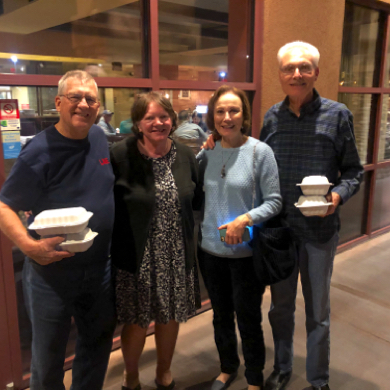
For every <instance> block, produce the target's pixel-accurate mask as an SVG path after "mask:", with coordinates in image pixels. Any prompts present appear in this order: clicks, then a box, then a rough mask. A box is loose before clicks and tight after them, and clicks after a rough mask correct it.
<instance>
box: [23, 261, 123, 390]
mask: <svg viewBox="0 0 390 390" xmlns="http://www.w3.org/2000/svg"><path fill="white" fill-rule="evenodd" d="M63 261H66V260H63ZM23 290H24V297H25V302H26V308H27V312H28V314H29V317H30V320H31V325H32V335H33V339H32V348H31V352H32V358H31V379H30V388H31V390H64V389H65V387H64V384H63V378H64V370H63V366H64V360H65V354H66V345H67V342H68V337H69V332H70V327H71V318H72V316H73V318H74V321H75V323H76V326H77V331H78V335H77V343H76V356H75V359H74V362H73V370H72V382H73V384H72V390H87V389H88V390H99V389H101V388H102V386H103V381H104V376H105V373H106V369H107V364H108V359H109V356H110V352H111V346H112V337H113V332H114V329H115V323H116V319H115V306H114V294H113V292H114V290H113V281H112V278H111V264H110V262H107V263H102V264H95V265H88V266H80V267H73V268H66V267H65V266H64V265H63V264H60V263H53V264H50V265H47V266H42V265H39V264H37V263H36V262H35V261H33V260H31V259H28V258H26V260H25V263H24V268H23Z"/></svg>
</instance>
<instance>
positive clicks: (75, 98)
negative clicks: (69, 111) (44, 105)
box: [60, 93, 99, 107]
mask: <svg viewBox="0 0 390 390" xmlns="http://www.w3.org/2000/svg"><path fill="white" fill-rule="evenodd" d="M60 96H65V97H66V98H67V99H68V100H69V101H70V102H71V103H73V104H79V103H80V102H81V101H82V100H83V99H84V98H85V101H86V102H87V104H88V106H89V107H94V106H96V104H98V103H99V101H98V99H96V98H93V97H92V96H84V95H79V94H77V93H68V94H67V95H60Z"/></svg>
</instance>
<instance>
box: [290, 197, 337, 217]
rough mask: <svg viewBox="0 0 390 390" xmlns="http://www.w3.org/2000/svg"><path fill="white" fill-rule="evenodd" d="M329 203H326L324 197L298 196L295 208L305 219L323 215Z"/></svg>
mask: <svg viewBox="0 0 390 390" xmlns="http://www.w3.org/2000/svg"><path fill="white" fill-rule="evenodd" d="M331 205H332V203H331V202H327V201H326V198H325V197H324V196H304V195H302V196H300V197H299V200H298V202H297V203H295V207H297V208H298V209H299V210H300V211H301V213H302V214H303V215H304V216H306V217H314V216H318V217H320V216H322V215H325V214H326V212H327V210H328V207H329V206H331Z"/></svg>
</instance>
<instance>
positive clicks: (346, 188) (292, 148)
mask: <svg viewBox="0 0 390 390" xmlns="http://www.w3.org/2000/svg"><path fill="white" fill-rule="evenodd" d="M319 56H320V55H319V52H318V50H317V49H316V48H315V47H314V46H312V45H310V44H307V43H304V42H292V43H289V44H287V45H285V46H283V47H282V48H281V49H280V50H279V52H278V61H279V79H280V83H281V86H282V89H283V91H284V92H285V93H286V95H287V96H286V98H285V99H284V100H283V101H282V102H280V103H278V104H276V105H275V106H273V107H271V108H270V110H269V111H268V112H267V113H266V115H265V118H264V126H263V129H262V131H261V136H260V139H261V140H262V141H264V142H266V143H267V144H268V145H269V146H271V148H272V149H273V151H274V153H275V157H276V160H277V162H278V167H279V177H280V188H281V193H282V196H283V211H282V215H283V216H284V217H285V218H286V220H287V221H288V222H289V224H290V226H291V228H292V230H293V232H294V235H295V239H296V244H297V252H298V253H297V258H298V261H297V265H296V268H295V270H294V272H293V274H292V275H291V276H290V277H289V278H288V279H287V280H284V281H282V282H280V283H277V284H275V285H273V286H271V293H272V305H271V309H270V312H269V320H270V323H271V326H272V331H273V337H274V344H275V363H274V371H273V372H272V374H271V375H270V377H269V378H268V379H267V381H266V385H265V389H266V390H282V389H285V387H286V385H287V383H288V381H289V380H290V378H291V374H292V361H293V334H294V312H295V299H296V293H297V283H298V274H300V275H301V283H302V291H303V295H304V299H305V311H306V331H307V359H306V375H307V380H308V382H309V383H310V384H311V387H309V388H307V389H313V390H326V389H329V385H328V381H329V352H330V348H329V340H330V337H329V327H330V299H329V295H330V279H331V275H332V268H333V259H334V256H335V253H336V248H337V243H338V238H339V237H338V231H339V228H340V221H339V214H338V206H339V205H341V204H344V203H345V202H346V201H347V200H348V199H349V198H350V197H351V196H352V195H354V194H355V193H356V192H357V191H358V190H359V185H360V182H361V180H362V178H363V167H362V165H361V163H360V159H359V155H358V151H357V149H356V144H355V137H354V133H353V123H352V114H351V112H350V111H349V110H348V109H347V107H346V106H345V105H343V104H341V103H338V102H335V101H332V100H328V99H325V98H322V97H321V96H320V95H319V94H318V92H317V91H316V90H315V88H314V84H315V82H316V80H317V78H318V75H319V68H318V61H319ZM312 175H316V176H326V177H327V178H328V180H329V182H330V183H333V184H334V186H333V187H332V189H331V192H330V193H329V194H328V195H327V200H328V201H329V202H331V203H332V205H331V206H329V207H328V210H327V213H326V215H325V216H323V217H316V216H315V217H305V216H304V215H303V214H302V213H301V212H300V211H299V210H298V209H297V208H296V207H295V206H294V203H295V202H297V201H298V198H299V196H300V195H301V191H300V189H299V187H297V186H296V184H297V183H301V182H302V179H303V178H304V177H305V176H312Z"/></svg>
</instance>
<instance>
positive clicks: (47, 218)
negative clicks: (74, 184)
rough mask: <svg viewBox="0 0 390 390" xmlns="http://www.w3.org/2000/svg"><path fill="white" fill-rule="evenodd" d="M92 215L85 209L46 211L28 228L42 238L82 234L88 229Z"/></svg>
mask: <svg viewBox="0 0 390 390" xmlns="http://www.w3.org/2000/svg"><path fill="white" fill-rule="evenodd" d="M92 215H93V213H91V212H89V211H87V210H85V208H84V207H66V208H63V209H53V210H44V211H42V212H40V213H39V214H38V215H37V216H36V217H35V220H34V222H33V223H32V224H31V225H30V226H29V227H28V228H29V229H30V230H35V231H36V232H37V233H38V234H39V235H41V236H43V235H45V236H47V235H60V234H69V233H80V232H81V231H83V230H84V229H85V228H86V227H87V225H88V221H89V220H90V219H91V217H92Z"/></svg>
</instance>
